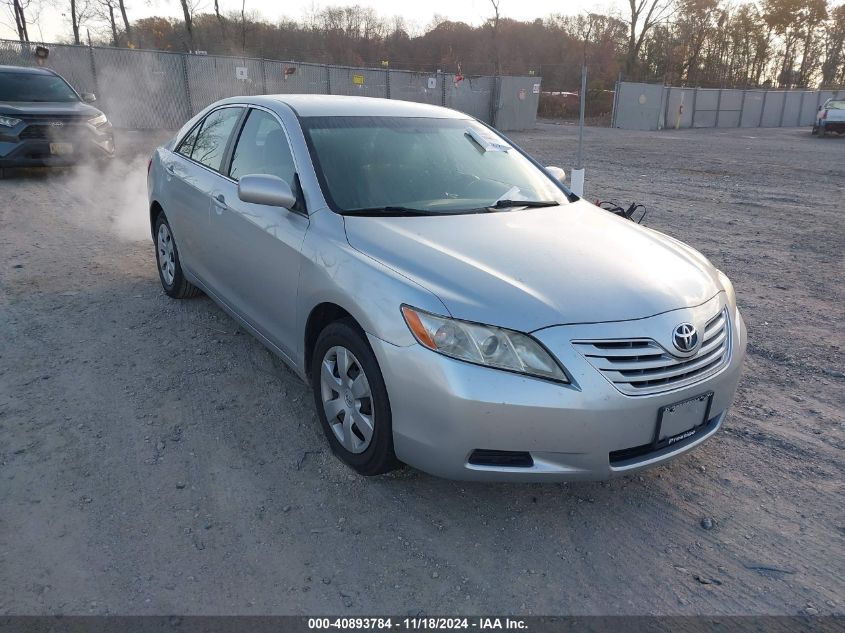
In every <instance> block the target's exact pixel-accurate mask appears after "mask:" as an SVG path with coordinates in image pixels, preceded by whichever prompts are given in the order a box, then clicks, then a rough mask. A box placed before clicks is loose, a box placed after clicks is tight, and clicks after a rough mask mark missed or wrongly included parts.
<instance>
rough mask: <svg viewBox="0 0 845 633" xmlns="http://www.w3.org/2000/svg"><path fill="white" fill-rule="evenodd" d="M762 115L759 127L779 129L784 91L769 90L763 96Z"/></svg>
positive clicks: (784, 97)
mask: <svg viewBox="0 0 845 633" xmlns="http://www.w3.org/2000/svg"><path fill="white" fill-rule="evenodd" d="M763 97H764V101H763V114H762V116H761V118H760V127H780V113H781V110H782V109H783V104H784V99H786V91H785V90H769V91H768V92H767V93H766V94H764V95H763Z"/></svg>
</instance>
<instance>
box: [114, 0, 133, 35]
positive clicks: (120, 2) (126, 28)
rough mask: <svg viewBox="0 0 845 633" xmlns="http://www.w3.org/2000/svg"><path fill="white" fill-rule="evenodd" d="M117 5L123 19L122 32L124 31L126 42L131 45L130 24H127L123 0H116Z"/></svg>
mask: <svg viewBox="0 0 845 633" xmlns="http://www.w3.org/2000/svg"><path fill="white" fill-rule="evenodd" d="M117 6H118V7H119V8H120V17H121V18H122V19H123V32H124V33H126V44H127V45H128V46H130V47H131V46H132V25H131V24H129V17H128V16H127V15H126V2H125V0H117Z"/></svg>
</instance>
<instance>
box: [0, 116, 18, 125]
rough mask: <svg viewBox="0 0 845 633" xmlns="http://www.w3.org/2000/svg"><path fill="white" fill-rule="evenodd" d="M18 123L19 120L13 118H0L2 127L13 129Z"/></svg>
mask: <svg viewBox="0 0 845 633" xmlns="http://www.w3.org/2000/svg"><path fill="white" fill-rule="evenodd" d="M20 122H21V120H20V119H16V118H14V117H10V116H0V125H2V126H3V127H15V126H16V125H17V124H18V123H20Z"/></svg>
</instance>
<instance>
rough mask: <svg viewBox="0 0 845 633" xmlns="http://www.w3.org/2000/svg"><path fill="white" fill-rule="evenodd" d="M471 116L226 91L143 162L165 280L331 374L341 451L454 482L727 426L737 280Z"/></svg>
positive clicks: (594, 464) (673, 451)
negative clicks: (611, 208) (620, 213)
mask: <svg viewBox="0 0 845 633" xmlns="http://www.w3.org/2000/svg"><path fill="white" fill-rule="evenodd" d="M562 180H563V172H562V170H560V169H558V168H554V167H545V168H544V167H542V166H541V165H539V164H538V163H537V162H536V161H535V160H533V159H532V158H531V157H530V156H528V155H527V154H526V153H525V152H523V151H522V150H521V149H520V148H518V147H517V146H515V145H514V144H513V143H512V142H510V141H509V140H508V139H507V138H505V137H503V136H502V135H500V134H499V133H498V132H496V131H495V130H493V129H491V128H490V127H488V126H486V125H484V124H483V123H481V122H479V121H477V120H475V119H472V118H470V117H468V116H467V115H465V114H462V113H459V112H455V111H452V110H448V109H445V108H439V107H434V106H429V105H423V104H417V103H407V102H402V101H388V100H382V99H369V98H357V97H338V96H316V95H313V96H312V95H276V96H258V97H238V98H231V99H226V100H223V101H219V102H217V103H215V104H213V105H211V106H209V107H208V108H206V109H205V110H203V111H202V112H200V113H199V114H198V115H197V116H195V117H194V118H193V119H191V120H190V121H189V122H188V123H186V124H185V126H184V127H183V128H182V129H181V130H180V131H179V132H178V133H177V134H176V136H175V138H173V139H172V140H171V141H170V142H169V143H167V144H166V145H165V146H163V147H160V148H159V149H158V150H156V152H155V153H154V154H153V156H152V158H151V161H150V165H149V177H148V188H149V201H150V205H149V209H150V224H151V228H152V235H153V240H154V242H155V245H156V257H157V263H158V270H159V276H160V278H161V283H162V286H163V287H164V290H165V292H166V293H167V294H168V295H170V296H171V297H174V298H186V297H190V296H194V295H196V294H197V293H199V292H200V291H202V292H205V293H206V294H207V295H208V296H210V297H211V298H212V299H213V300H214V301H216V302H217V303H218V304H219V305H220V306H221V307H222V308H223V309H224V310H226V311H227V312H228V313H230V314H231V315H232V316H233V317H234V318H235V319H236V320H237V321H238V322H239V323H241V324H242V325H243V327H244V328H246V329H247V330H249V331H250V332H251V333H252V334H254V335H255V336H256V337H257V338H258V339H259V340H260V341H261V342H262V343H264V344H265V345H266V346H267V347H268V348H270V349H271V350H272V351H273V352H275V353H276V354H278V355H279V356H280V357H281V358H282V359H283V360H284V361H285V362H286V363H287V364H288V365H290V367H291V368H292V369H293V370H294V371H296V372H297V373H298V374H299V375H300V376H301V377H302V378H303V379H304V380H306V381H307V382H308V383H309V384H310V385H311V386H312V388H313V392H314V401H315V405H316V409H317V413H318V416H319V419H320V422H321V423H322V427H323V429H324V431H325V434H326V437H327V438H328V442H329V444H330V445H331V448H332V450H333V451H334V453H335V454H336V455H337V456H338V457H339V458H340V459H341V460H343V461H344V462H345V463H347V464H348V465H349V466H351V467H352V468H354V469H355V470H356V471H358V472H359V473H362V474H364V475H375V474H379V473H384V472H386V471H388V470H390V469H392V468H394V467H396V466H397V465H399V464H401V463H403V462H404V463H406V464H410V465H412V466H415V467H417V468H420V469H422V470H424V471H427V472H429V473H433V474H436V475H440V476H444V477H451V478H455V479H478V480H500V481H502V480H511V481H514V480H516V481H558V480H565V479H604V478H608V477H612V476H615V475H621V474H626V473H631V472H633V471H636V470H638V469H640V468H644V467H647V466H651V465H654V464H658V463H662V462H665V461H666V460H668V459H671V458H673V457H675V456H677V455H679V454H681V453H683V452H685V451H688V450H690V449H692V448H694V447H695V446H697V445H699V444H701V443H702V442H703V441H705V440H706V439H707V438H709V437H710V436H712V435H713V434H714V433H715V432H716V431H717V430H718V429H719V427H720V426H721V425H722V422H723V420H724V419H725V415H726V412H727V410H728V406H729V405H730V404H731V401H732V400H733V397H734V392H735V390H736V385H737V381H738V379H739V375H740V368H741V365H742V360H743V356H744V354H745V345H746V330H745V325H744V324H743V321H742V317H741V316H740V314H739V311H738V310H737V305H736V297H735V294H734V289H733V287H732V285H731V282H730V281H729V280H728V278H727V277H726V276H725V275H724V274H722V273H721V272H720V271H719V270H717V269H716V268H715V267H713V265H712V264H711V263H710V262H709V261H708V260H707V259H706V258H705V257H703V256H702V255H701V254H700V253H698V252H696V251H695V250H693V249H692V248H690V247H689V246H686V245H685V244H682V243H681V242H679V241H677V240H675V239H673V238H671V237H668V236H666V235H663V234H661V233H658V232H657V231H653V230H650V229H647V228H643V227H641V226H638V225H636V224H634V223H633V222H629V221H627V220H625V219H622V218H619V217H616V216H614V215H612V214H610V213H607V212H605V211H602V210H600V209H598V208H596V207H595V206H593V205H591V204H589V203H588V202H586V201H584V200H581V199H579V198H578V197H576V196H575V195H573V194H572V193H571V192H570V191H569V190H568V189H567V188H566V186H565V185H564V184H563V183H562Z"/></svg>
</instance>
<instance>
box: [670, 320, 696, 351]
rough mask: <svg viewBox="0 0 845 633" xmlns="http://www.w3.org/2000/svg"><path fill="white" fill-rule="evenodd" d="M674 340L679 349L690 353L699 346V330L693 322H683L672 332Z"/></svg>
mask: <svg viewBox="0 0 845 633" xmlns="http://www.w3.org/2000/svg"><path fill="white" fill-rule="evenodd" d="M672 342H673V343H674V344H675V347H677V348H678V350H679V351H681V352H684V353H685V354H688V353H689V352H691V351H693V350H694V349H695V348H696V347H697V346H698V332H697V331H696V329H695V326H694V325H693V324H692V323H681V324H680V325H678V326H676V327H675V331H674V332H672Z"/></svg>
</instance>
